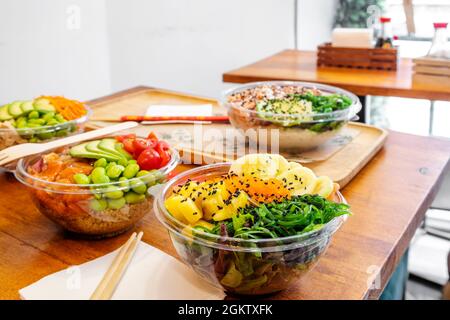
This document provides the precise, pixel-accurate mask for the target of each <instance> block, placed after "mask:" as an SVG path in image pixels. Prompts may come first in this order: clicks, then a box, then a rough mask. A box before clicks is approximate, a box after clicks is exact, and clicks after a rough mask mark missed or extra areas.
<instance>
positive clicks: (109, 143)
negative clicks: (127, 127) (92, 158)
mask: <svg viewBox="0 0 450 320" xmlns="http://www.w3.org/2000/svg"><path fill="white" fill-rule="evenodd" d="M117 144H119V143H118V142H117V140H116V139H113V138H107V139H102V140H101V141H100V143H99V144H98V147H99V148H100V149H101V150H103V151H106V152H109V153H111V154H115V155H117V156H118V157H121V158H125V159H127V160H131V159H132V158H133V157H132V156H131V155H130V154H129V153H128V152H126V151H125V150H123V149H122V150H120V149H119V150H117V149H116V145H117Z"/></svg>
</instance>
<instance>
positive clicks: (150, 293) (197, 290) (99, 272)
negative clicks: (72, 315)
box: [19, 242, 225, 300]
mask: <svg viewBox="0 0 450 320" xmlns="http://www.w3.org/2000/svg"><path fill="white" fill-rule="evenodd" d="M117 252H118V250H116V251H114V252H111V253H109V254H107V255H105V256H103V257H100V258H97V259H95V260H92V261H90V262H87V263H84V264H82V265H79V266H73V267H70V268H67V269H65V270H62V271H59V272H56V273H54V274H51V275H49V276H46V277H44V278H42V279H41V280H39V281H37V282H35V283H33V284H31V285H30V286H28V287H26V288H23V289H21V290H19V294H20V297H21V298H22V299H26V300H37V299H40V300H83V299H89V297H90V296H91V294H92V293H93V292H94V290H95V288H96V287H97V285H98V283H99V282H100V280H101V279H102V277H103V275H104V274H105V272H106V270H107V269H108V267H109V266H110V264H111V262H112V260H113V259H114V257H115V255H116V254H117ZM224 297H225V294H224V293H223V291H222V290H220V289H217V288H215V287H213V286H211V285H209V284H208V283H207V282H205V281H204V280H202V279H200V278H199V277H198V276H197V275H196V274H195V273H194V271H192V270H191V269H189V268H188V267H187V266H185V265H184V264H183V263H181V262H179V261H178V260H176V259H175V258H173V257H171V256H169V255H168V254H166V253H164V252H162V251H160V250H158V249H156V248H154V247H152V246H150V245H148V244H146V243H144V242H141V243H140V244H139V248H138V249H137V250H136V253H135V255H134V257H133V259H132V261H131V263H130V265H129V266H128V269H127V270H126V272H125V274H124V275H123V278H122V280H121V281H120V283H119V285H118V286H117V289H116V291H115V293H114V295H113V297H112V299H114V300H122V299H123V300H127V299H136V300H142V299H146V300H158V299H161V300H162V299H166V300H175V299H180V300H183V299H192V300H213V299H223V298H224Z"/></svg>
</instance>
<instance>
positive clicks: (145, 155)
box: [137, 147, 161, 170]
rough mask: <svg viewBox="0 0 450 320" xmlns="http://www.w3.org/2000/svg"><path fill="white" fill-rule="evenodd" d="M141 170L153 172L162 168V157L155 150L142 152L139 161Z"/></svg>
mask: <svg viewBox="0 0 450 320" xmlns="http://www.w3.org/2000/svg"><path fill="white" fill-rule="evenodd" d="M137 163H138V165H139V167H140V168H141V170H153V169H159V168H161V157H160V155H159V153H158V152H157V151H156V150H155V149H153V148H151V147H150V148H147V149H145V150H144V151H142V152H141V154H140V155H139V157H138V159H137Z"/></svg>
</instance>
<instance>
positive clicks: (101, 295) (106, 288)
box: [90, 231, 144, 300]
mask: <svg viewBox="0 0 450 320" xmlns="http://www.w3.org/2000/svg"><path fill="white" fill-rule="evenodd" d="M143 234H144V233H143V232H142V231H141V232H139V234H138V235H137V237H136V232H134V233H133V234H132V235H131V236H130V238H129V239H128V240H127V242H126V243H125V244H124V245H123V246H122V248H121V249H120V251H119V253H118V254H117V255H116V257H115V258H114V260H113V262H112V263H111V265H110V266H109V268H108V270H107V271H106V273H105V275H104V276H103V278H102V280H101V281H100V283H99V284H98V286H97V288H96V289H95V291H94V293H93V294H92V295H91V298H90V299H91V300H109V299H111V297H112V295H113V293H114V291H115V289H116V287H117V285H118V284H119V282H120V279H121V278H122V276H123V274H124V272H125V270H126V268H127V267H128V265H129V263H130V261H131V259H132V258H133V255H134V253H135V252H136V249H137V246H138V244H139V242H140V241H141V238H142V236H143Z"/></svg>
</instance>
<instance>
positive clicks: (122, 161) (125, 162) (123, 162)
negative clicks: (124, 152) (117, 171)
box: [118, 158, 128, 168]
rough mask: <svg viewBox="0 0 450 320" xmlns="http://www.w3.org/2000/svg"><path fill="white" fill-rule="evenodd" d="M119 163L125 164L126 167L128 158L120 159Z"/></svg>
mask: <svg viewBox="0 0 450 320" xmlns="http://www.w3.org/2000/svg"><path fill="white" fill-rule="evenodd" d="M118 164H120V165H121V166H123V167H124V168H125V167H126V166H127V165H128V160H127V159H125V158H123V159H120V160H119V162H118Z"/></svg>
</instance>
